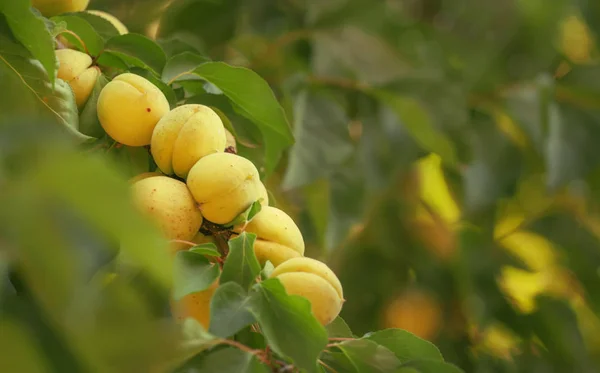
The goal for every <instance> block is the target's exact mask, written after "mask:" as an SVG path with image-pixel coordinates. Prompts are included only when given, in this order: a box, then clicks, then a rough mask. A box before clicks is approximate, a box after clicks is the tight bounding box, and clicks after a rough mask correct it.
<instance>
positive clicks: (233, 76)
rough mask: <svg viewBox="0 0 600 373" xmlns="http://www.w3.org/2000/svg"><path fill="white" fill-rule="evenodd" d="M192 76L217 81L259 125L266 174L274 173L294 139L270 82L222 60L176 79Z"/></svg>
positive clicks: (245, 114)
mask: <svg viewBox="0 0 600 373" xmlns="http://www.w3.org/2000/svg"><path fill="white" fill-rule="evenodd" d="M189 75H192V76H194V75H195V76H198V77H200V78H202V79H204V80H206V81H208V82H210V83H212V84H214V85H215V86H216V87H217V88H219V89H220V90H221V91H223V94H224V95H225V96H227V97H228V98H229V99H230V100H231V102H232V104H233V106H234V109H235V110H236V112H238V113H239V114H240V115H242V116H244V117H246V118H248V119H250V120H251V121H252V122H253V123H254V124H256V125H257V126H258V128H259V129H260V131H261V132H262V135H263V139H264V147H265V168H266V173H267V174H269V173H271V172H272V171H273V170H274V169H275V166H277V164H278V163H279V159H280V157H281V153H282V152H283V150H284V149H286V148H287V147H289V146H290V145H292V144H293V143H294V138H293V136H292V132H291V129H290V126H289V123H288V121H287V118H286V116H285V112H284V111H283V108H282V107H281V105H279V102H277V99H276V98H275V95H274V94H273V91H272V90H271V88H270V87H269V85H268V84H267V82H265V81H264V80H263V79H262V78H261V77H260V76H259V75H258V74H256V73H255V72H253V71H252V70H249V69H246V68H243V67H234V66H230V65H228V64H226V63H223V62H206V63H203V64H201V65H200V66H198V67H196V68H195V69H193V70H190V71H189V72H188V74H184V75H181V77H180V78H178V79H176V81H185V80H189V79H190V76H189Z"/></svg>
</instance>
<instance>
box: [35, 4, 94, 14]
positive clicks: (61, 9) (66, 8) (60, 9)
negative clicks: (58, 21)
mask: <svg viewBox="0 0 600 373" xmlns="http://www.w3.org/2000/svg"><path fill="white" fill-rule="evenodd" d="M89 2H90V0H32V1H31V5H32V6H33V7H34V8H36V9H37V10H39V11H40V13H42V15H44V17H54V16H56V15H59V14H62V13H69V12H81V11H83V10H85V9H86V8H87V6H88V4H89Z"/></svg>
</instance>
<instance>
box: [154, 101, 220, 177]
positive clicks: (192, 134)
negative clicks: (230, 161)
mask: <svg viewBox="0 0 600 373" xmlns="http://www.w3.org/2000/svg"><path fill="white" fill-rule="evenodd" d="M226 142H227V138H226V135H225V127H223V122H221V118H220V117H219V116H218V115H217V113H215V112H214V111H213V110H212V109H211V108H209V107H208V106H204V105H198V104H188V105H182V106H179V107H177V108H175V109H173V110H171V111H170V112H168V113H167V114H166V115H165V116H164V117H162V118H161V120H160V121H159V122H158V124H157V125H156V127H155V128H154V131H153V132H152V140H151V142H150V148H151V151H152V156H153V157H154V161H155V162H156V164H157V165H158V167H159V168H160V169H161V171H162V172H164V173H165V174H168V175H170V174H173V173H175V174H176V175H177V176H179V177H182V178H185V177H186V176H187V174H188V172H189V171H190V169H191V168H192V166H193V165H194V164H195V163H196V162H197V161H198V160H199V159H200V158H202V157H204V156H206V155H208V154H212V153H217V152H222V151H224V150H225V144H226Z"/></svg>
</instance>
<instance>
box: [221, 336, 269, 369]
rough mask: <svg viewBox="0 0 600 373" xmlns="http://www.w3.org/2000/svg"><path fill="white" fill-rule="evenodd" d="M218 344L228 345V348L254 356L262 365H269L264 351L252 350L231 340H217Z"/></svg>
mask: <svg viewBox="0 0 600 373" xmlns="http://www.w3.org/2000/svg"><path fill="white" fill-rule="evenodd" d="M218 343H219V344H225V345H229V346H232V347H235V348H237V349H239V350H241V351H244V352H248V353H250V354H252V355H254V356H256V358H257V359H259V360H260V361H261V362H263V363H264V364H267V365H269V361H268V360H267V358H266V356H265V351H263V350H255V349H252V348H250V347H248V346H246V345H244V344H242V343H239V342H237V341H232V340H231V339H219V340H218Z"/></svg>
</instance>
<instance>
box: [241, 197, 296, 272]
mask: <svg viewBox="0 0 600 373" xmlns="http://www.w3.org/2000/svg"><path fill="white" fill-rule="evenodd" d="M242 230H243V231H245V232H248V233H254V234H256V241H255V242H254V253H255V254H256V258H257V259H258V261H259V262H260V263H261V264H262V265H264V263H265V262H266V261H267V260H270V261H271V263H273V265H274V266H276V267H277V266H278V265H280V264H281V263H283V262H285V261H287V260H289V259H291V258H296V257H301V256H303V255H304V239H303V238H302V233H301V232H300V229H299V228H298V226H297V225H296V223H294V221H293V220H292V218H291V217H290V216H289V215H288V214H286V213H285V212H283V211H281V210H280V209H278V208H275V207H271V206H264V207H263V208H262V210H261V211H260V212H259V213H258V214H256V216H254V218H253V219H252V220H251V221H250V222H248V224H246V226H245V227H244V226H241V225H240V226H236V227H234V228H233V231H234V232H235V233H241V231H242ZM234 236H237V235H234Z"/></svg>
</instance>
